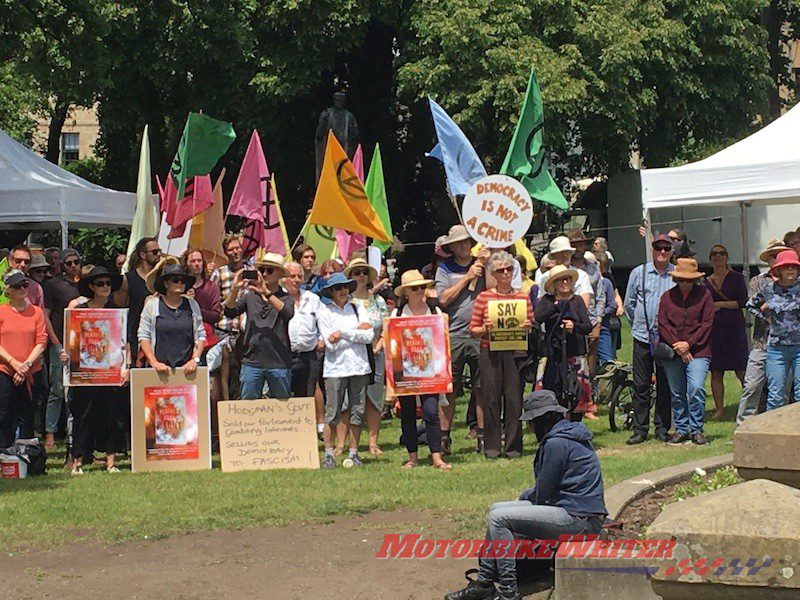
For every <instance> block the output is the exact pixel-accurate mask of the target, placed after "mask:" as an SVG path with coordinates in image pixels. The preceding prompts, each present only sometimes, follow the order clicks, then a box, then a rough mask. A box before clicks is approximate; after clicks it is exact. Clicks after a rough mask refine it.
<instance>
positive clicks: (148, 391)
mask: <svg viewBox="0 0 800 600" xmlns="http://www.w3.org/2000/svg"><path fill="white" fill-rule="evenodd" d="M210 468H211V410H210V404H209V398H208V369H207V368H206V367H198V369H197V372H196V373H195V374H194V375H192V376H191V377H188V378H187V377H186V376H185V375H184V374H183V371H182V370H181V369H175V370H174V371H170V373H169V374H168V375H166V376H159V374H158V372H156V370H155V369H133V370H131V470H132V471H134V472H137V471H196V470H202V469H210Z"/></svg>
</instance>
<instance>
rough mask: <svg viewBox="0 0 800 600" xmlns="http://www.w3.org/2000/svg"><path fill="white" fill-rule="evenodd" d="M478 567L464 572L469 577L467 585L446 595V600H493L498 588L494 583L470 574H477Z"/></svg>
mask: <svg viewBox="0 0 800 600" xmlns="http://www.w3.org/2000/svg"><path fill="white" fill-rule="evenodd" d="M477 572H478V570H477V569H469V570H468V571H467V572H466V573H464V577H466V578H467V581H468V582H469V583H467V587H465V588H462V589H460V590H458V591H457V592H450V593H449V594H447V595H445V597H444V600H492V599H493V598H495V597H496V594H497V590H495V589H494V584H493V583H482V582H480V581H478V580H477V579H471V578H470V575H473V574H476V573H477Z"/></svg>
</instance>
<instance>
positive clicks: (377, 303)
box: [336, 258, 389, 456]
mask: <svg viewBox="0 0 800 600" xmlns="http://www.w3.org/2000/svg"><path fill="white" fill-rule="evenodd" d="M344 275H345V277H349V278H352V279H353V280H354V281H355V282H356V289H355V290H353V294H352V296H351V298H350V301H351V302H352V303H353V304H354V305H355V306H356V308H357V309H358V312H359V315H360V317H361V318H362V319H364V320H366V321H368V322H369V323H370V325H372V329H373V330H374V332H375V340H374V341H373V342H372V353H373V356H374V357H375V360H374V364H375V372H374V373H373V375H372V383H370V385H369V386H368V387H367V400H369V402H367V406H366V415H365V419H366V423H367V433H368V435H369V453H370V454H372V455H373V456H380V455H381V454H383V450H381V448H380V446H378V433H379V432H380V428H381V412H382V411H383V400H384V396H385V387H384V382H385V375H386V373H385V370H386V361H385V359H384V355H383V336H382V333H383V320H384V319H385V318H386V317H388V316H389V309H388V308H387V307H386V301H385V300H384V299H383V298H382V297H381V296H378V295H377V294H375V293H373V292H372V282H373V281H375V279H376V278H377V276H378V272H377V271H376V270H375V268H374V267H372V266H370V265H369V264H368V263H367V261H366V260H364V259H363V258H353V259H351V260H350V262H349V263H347V266H346V267H345V269H344ZM336 439H337V440H338V442H339V444H341V448H344V430H343V429H342V426H341V424H340V429H339V431H337V436H336Z"/></svg>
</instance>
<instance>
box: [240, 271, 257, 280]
mask: <svg viewBox="0 0 800 600" xmlns="http://www.w3.org/2000/svg"><path fill="white" fill-rule="evenodd" d="M242 279H251V280H256V279H258V271H255V270H248V271H243V272H242Z"/></svg>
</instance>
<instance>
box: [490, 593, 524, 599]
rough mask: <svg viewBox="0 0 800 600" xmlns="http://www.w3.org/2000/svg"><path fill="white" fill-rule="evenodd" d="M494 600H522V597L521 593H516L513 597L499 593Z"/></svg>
mask: <svg viewBox="0 0 800 600" xmlns="http://www.w3.org/2000/svg"><path fill="white" fill-rule="evenodd" d="M492 600H522V596H521V595H520V593H519V592H516V593H514V594H512V595H511V596H506V595H504V594H503V593H502V592H500V591H498V592H497V594H495V596H494V598H492Z"/></svg>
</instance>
